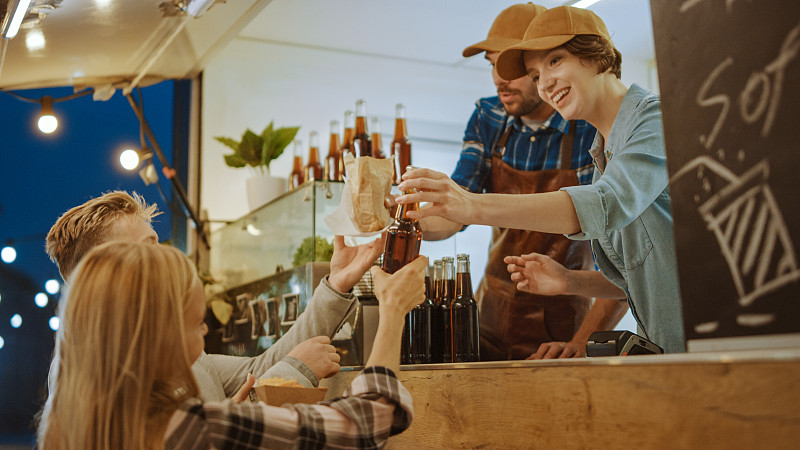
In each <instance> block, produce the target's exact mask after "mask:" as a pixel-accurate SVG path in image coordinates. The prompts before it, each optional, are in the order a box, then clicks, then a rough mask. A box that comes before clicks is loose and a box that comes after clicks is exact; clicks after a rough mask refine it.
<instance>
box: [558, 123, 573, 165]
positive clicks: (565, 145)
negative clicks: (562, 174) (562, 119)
mask: <svg viewBox="0 0 800 450" xmlns="http://www.w3.org/2000/svg"><path fill="white" fill-rule="evenodd" d="M567 128H568V129H567V134H565V135H564V137H562V138H561V149H560V151H561V164H560V165H559V167H560V168H561V169H562V170H566V169H572V144H573V143H574V142H575V128H577V125H575V121H574V120H570V121H569V122H567Z"/></svg>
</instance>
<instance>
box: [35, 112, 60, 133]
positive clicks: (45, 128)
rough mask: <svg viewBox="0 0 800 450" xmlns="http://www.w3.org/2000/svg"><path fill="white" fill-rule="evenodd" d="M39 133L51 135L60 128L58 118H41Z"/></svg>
mask: <svg viewBox="0 0 800 450" xmlns="http://www.w3.org/2000/svg"><path fill="white" fill-rule="evenodd" d="M38 124H39V131H41V132H42V133H45V134H50V133H52V132H53V131H56V128H58V119H56V116H53V115H47V116H40V117H39V122H38Z"/></svg>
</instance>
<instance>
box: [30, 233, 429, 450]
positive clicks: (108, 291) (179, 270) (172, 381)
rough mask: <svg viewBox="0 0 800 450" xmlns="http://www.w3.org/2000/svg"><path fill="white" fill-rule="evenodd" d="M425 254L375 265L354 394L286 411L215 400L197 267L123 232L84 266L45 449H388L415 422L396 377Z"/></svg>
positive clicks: (65, 321)
mask: <svg viewBox="0 0 800 450" xmlns="http://www.w3.org/2000/svg"><path fill="white" fill-rule="evenodd" d="M426 264H427V260H426V258H424V257H421V258H419V259H417V260H415V261H414V262H413V263H412V264H409V265H408V266H406V268H404V269H403V270H400V271H398V272H397V273H395V274H394V275H391V276H389V275H387V274H385V273H383V272H381V271H380V270H379V269H377V268H376V269H375V270H373V278H374V281H375V285H376V295H377V297H378V299H379V302H380V306H379V311H380V321H379V325H378V332H377V335H376V338H375V344H374V347H373V352H372V354H371V355H370V358H369V360H368V361H367V364H366V367H365V369H364V371H363V372H362V373H361V374H360V375H359V376H358V377H356V379H355V380H354V381H353V383H352V384H351V385H350V388H349V392H348V393H346V394H345V396H344V397H342V398H339V399H336V400H332V401H330V402H327V403H321V404H315V405H286V406H285V407H281V408H277V407H271V406H267V405H266V404H263V403H247V402H245V403H241V404H237V403H235V402H234V401H232V400H225V401H222V402H206V403H204V402H203V401H202V400H200V399H199V398H198V396H199V389H198V385H197V382H196V380H195V378H194V376H193V375H192V364H193V363H194V361H195V360H196V359H197V358H198V357H200V355H201V353H202V351H203V336H204V334H205V332H206V327H205V324H204V321H203V318H204V316H205V311H206V305H205V300H204V298H203V288H202V284H201V282H200V280H199V279H198V277H197V275H196V273H195V270H194V267H193V266H192V264H191V263H190V262H189V260H188V259H187V258H186V257H185V256H184V255H183V254H182V253H180V251H178V250H176V249H174V248H171V247H166V246H160V245H149V244H144V243H137V242H124V241H114V242H108V243H105V244H102V245H100V246H98V247H97V248H95V249H94V250H92V251H91V252H90V253H89V254H88V255H87V256H86V257H85V258H84V259H83V260H82V261H81V262H80V263H79V265H78V267H77V269H76V271H75V274H74V276H73V278H72V280H71V283H70V285H69V287H68V288H67V292H66V294H65V300H66V301H65V302H64V305H65V307H64V308H63V310H62V311H61V327H60V329H59V331H58V333H57V335H56V353H57V355H58V367H57V373H56V376H57V383H56V384H55V389H54V391H53V392H52V393H51V395H50V397H49V398H48V400H47V403H46V404H45V407H44V409H43V411H42V418H41V422H40V426H39V431H38V444H37V445H38V448H41V449H59V450H69V449H86V448H92V449H100V448H103V449H115V450H116V449H136V450H139V449H161V448H176V449H195V448H240V447H246V448H294V447H314V448H316V447H321V446H334V447H339V448H349V447H359V446H365V445H366V446H380V445H382V444H383V443H384V442H385V440H386V439H387V438H388V437H389V435H390V434H396V433H399V432H401V431H402V430H404V429H405V428H407V427H408V426H409V424H410V423H411V419H412V414H413V413H412V404H411V397H410V394H409V393H408V391H406V390H405V388H403V386H402V385H400V383H399V382H398V381H397V379H396V378H395V375H394V372H396V371H397V370H398V367H399V354H400V337H401V334H402V329H403V321H404V317H405V314H406V313H407V312H408V311H410V310H411V308H413V306H414V305H415V304H418V303H419V302H421V301H422V300H423V297H424V282H423V276H424V275H423V270H424V267H425V265H426Z"/></svg>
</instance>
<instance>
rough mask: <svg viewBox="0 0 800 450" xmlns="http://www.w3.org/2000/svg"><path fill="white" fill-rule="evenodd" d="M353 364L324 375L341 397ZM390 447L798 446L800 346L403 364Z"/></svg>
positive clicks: (728, 449)
mask: <svg viewBox="0 0 800 450" xmlns="http://www.w3.org/2000/svg"><path fill="white" fill-rule="evenodd" d="M360 369H361V368H360V367H344V368H342V371H341V372H340V373H339V374H338V375H336V376H335V377H333V378H331V379H328V380H323V382H322V383H321V386H325V387H328V388H329V391H328V396H329V397H333V396H338V395H340V394H341V393H342V391H343V390H344V388H345V387H346V386H347V384H348V383H349V382H350V381H351V380H352V379H353V377H354V376H355V375H356V374H357V373H358V371H359V370H360ZM399 378H400V380H401V381H402V382H403V385H404V386H405V387H406V388H407V389H408V390H409V391H410V392H411V394H412V396H413V398H414V411H415V417H414V422H413V423H412V425H411V427H410V428H409V429H408V430H406V431H405V432H404V433H402V434H400V435H398V436H395V437H392V438H391V439H390V440H389V445H388V448H413V449H423V448H487V449H511V448H543V449H545V448H546V449H563V448H602V449H606V448H608V449H618V448H631V449H645V448H647V449H649V448H671V449H680V448H687V449H689V448H691V449H696V448H703V449H714V448H719V449H726V450H731V449H745V448H759V449H762V448H763V449H779V448H793V449H794V448H798V445H800V444H798V442H800V349H791V350H771V351H763V350H762V351H746V352H725V353H693V354H673V355H640V356H625V357H595V358H580V359H568V360H549V361H508V362H481V363H464V364H431V365H418V366H402V367H401V370H400V374H399Z"/></svg>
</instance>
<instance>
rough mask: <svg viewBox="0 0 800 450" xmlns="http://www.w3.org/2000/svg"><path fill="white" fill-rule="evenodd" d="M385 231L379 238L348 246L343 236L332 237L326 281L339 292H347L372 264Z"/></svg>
mask: <svg viewBox="0 0 800 450" xmlns="http://www.w3.org/2000/svg"><path fill="white" fill-rule="evenodd" d="M385 240H386V233H383V234H382V235H381V237H380V238H378V239H376V240H374V241H372V242H369V243H367V244H361V245H359V246H357V247H348V246H347V245H346V244H345V243H344V237H342V236H335V237H334V238H333V256H332V257H331V273H330V276H329V277H328V283H329V284H330V285H331V287H332V288H333V289H335V290H336V291H339V292H349V291H350V289H353V286H355V285H356V283H358V281H359V280H360V279H361V277H362V276H363V275H364V273H365V272H366V271H367V270H368V269H369V268H370V266H372V264H373V263H374V262H375V260H376V259H378V256H380V254H381V252H383V243H384V241H385Z"/></svg>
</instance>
